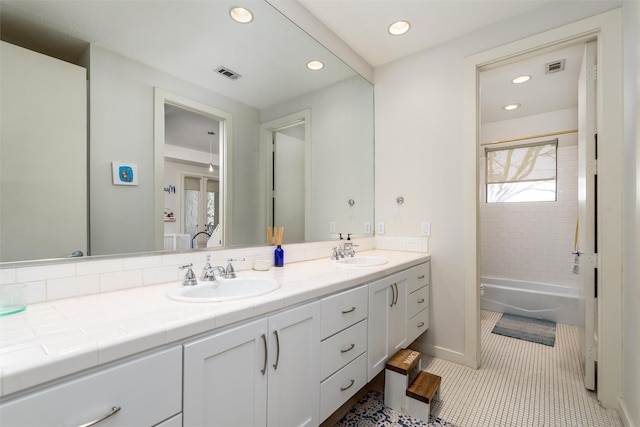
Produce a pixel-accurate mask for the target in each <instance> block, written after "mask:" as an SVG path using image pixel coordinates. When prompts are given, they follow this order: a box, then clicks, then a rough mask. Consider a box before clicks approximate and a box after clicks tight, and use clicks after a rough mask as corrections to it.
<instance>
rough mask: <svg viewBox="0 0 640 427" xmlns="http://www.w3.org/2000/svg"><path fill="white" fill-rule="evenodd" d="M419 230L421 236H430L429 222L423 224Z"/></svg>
mask: <svg viewBox="0 0 640 427" xmlns="http://www.w3.org/2000/svg"><path fill="white" fill-rule="evenodd" d="M420 230H421V234H422V235H423V236H431V222H430V221H425V222H423V223H422V227H421V228H420Z"/></svg>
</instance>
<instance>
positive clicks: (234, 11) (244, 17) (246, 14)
mask: <svg viewBox="0 0 640 427" xmlns="http://www.w3.org/2000/svg"><path fill="white" fill-rule="evenodd" d="M229 15H230V16H231V19H233V20H234V21H236V22H239V23H241V24H248V23H249V22H251V21H253V13H251V11H250V10H249V9H245V8H244V7H233V8H231V10H229Z"/></svg>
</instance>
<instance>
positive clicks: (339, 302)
mask: <svg viewBox="0 0 640 427" xmlns="http://www.w3.org/2000/svg"><path fill="white" fill-rule="evenodd" d="M368 298H369V293H368V287H367V286H366V285H365V286H360V287H359V288H355V289H351V290H349V291H345V292H341V293H339V294H337V295H333V296H330V297H327V298H324V299H323V300H322V326H321V337H322V338H321V339H325V338H327V337H330V336H331V335H333V334H335V333H336V332H340V331H342V330H343V329H346V328H348V327H349V326H351V325H353V324H355V323H357V322H359V321H361V320H362V319H365V318H366V317H367V310H368Z"/></svg>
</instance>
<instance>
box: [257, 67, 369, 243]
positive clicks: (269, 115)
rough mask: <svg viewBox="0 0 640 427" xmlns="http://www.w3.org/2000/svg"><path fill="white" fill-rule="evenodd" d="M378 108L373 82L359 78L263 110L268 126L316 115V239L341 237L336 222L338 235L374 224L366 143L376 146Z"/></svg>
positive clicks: (313, 142) (313, 127)
mask: <svg viewBox="0 0 640 427" xmlns="http://www.w3.org/2000/svg"><path fill="white" fill-rule="evenodd" d="M346 101H348V102H346ZM372 104H373V102H372V99H371V85H370V83H368V82H366V81H364V80H363V79H361V78H360V77H359V76H355V77H353V78H349V79H346V80H344V81H342V82H339V83H336V84H334V85H331V86H328V87H325V88H323V89H321V90H318V91H315V92H312V93H309V94H306V95H304V96H301V97H299V98H296V99H293V100H291V101H288V102H286V103H284V104H282V105H277V106H274V107H271V108H268V109H264V110H263V111H262V121H263V122H267V121H269V120H273V119H276V118H280V117H283V116H286V115H287V114H291V113H294V112H298V111H302V110H305V109H310V110H311V124H310V126H311V159H312V170H311V174H312V176H311V186H312V201H311V205H312V224H313V227H312V230H311V240H314V241H315V240H328V239H332V238H336V237H337V235H331V234H330V233H329V222H331V221H335V222H336V231H337V232H341V233H354V234H355V235H359V236H362V235H363V227H364V222H366V221H368V222H373V217H372V215H373V190H372V183H373V150H372V149H371V146H370V145H368V146H366V147H363V146H362V145H361V144H360V142H362V141H364V142H365V143H366V144H370V141H373V115H372V114H371V110H370V107H371V105H372ZM355 142H358V143H357V144H356V143H355ZM354 159H356V161H354ZM332 171H336V172H335V173H332ZM351 198H353V199H354V200H355V205H354V206H353V207H350V206H349V205H348V203H347V201H348V200H349V199H351Z"/></svg>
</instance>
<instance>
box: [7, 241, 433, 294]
mask: <svg viewBox="0 0 640 427" xmlns="http://www.w3.org/2000/svg"><path fill="white" fill-rule="evenodd" d="M354 243H355V244H356V245H358V246H357V247H356V252H359V251H367V250H372V249H388V250H400V251H411V252H428V239H426V238H408V237H407V238H402V237H375V238H374V237H370V238H363V239H356V240H354ZM337 244H338V242H337V241H326V242H314V243H299V244H290V245H286V246H285V247H284V248H285V265H286V263H293V262H300V261H307V260H313V259H319V258H325V257H326V258H329V256H330V255H331V250H332V249H333V247H334V246H336V245H337ZM207 255H210V256H211V261H210V262H211V264H212V265H221V266H223V267H224V266H226V264H227V259H229V258H245V260H244V261H236V262H234V263H233V265H234V268H235V269H236V271H242V270H249V269H251V268H252V266H253V261H254V260H258V259H265V260H271V258H272V256H273V247H272V246H259V247H249V248H238V249H223V250H212V251H198V252H184V253H167V254H162V253H158V254H152V255H140V256H135V255H134V256H128V257H117V256H113V257H112V256H109V257H96V258H84V259H82V258H81V259H76V260H73V261H72V260H65V261H63V262H60V263H56V262H45V263H43V264H36V263H35V262H34V263H31V262H28V263H24V264H25V265H24V266H20V265H16V264H19V263H16V264H12V265H11V266H9V267H5V268H1V269H0V286H2V285H10V284H14V283H24V284H26V285H27V304H35V303H39V302H45V301H49V300H57V299H62V298H71V297H76V296H82V295H89V294H97V293H102V292H110V291H116V290H122V289H128V288H135V287H140V286H149V285H156V284H160V283H168V282H172V281H175V282H178V281H180V279H181V277H182V275H183V274H184V272H181V271H180V270H179V269H178V266H179V265H182V264H188V263H193V269H194V271H195V272H196V274H198V272H199V271H201V270H202V268H203V267H204V265H205V263H206V262H207V261H206V257H207Z"/></svg>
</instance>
